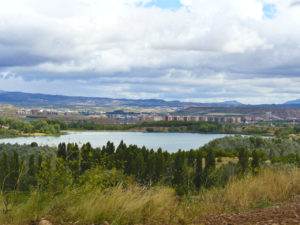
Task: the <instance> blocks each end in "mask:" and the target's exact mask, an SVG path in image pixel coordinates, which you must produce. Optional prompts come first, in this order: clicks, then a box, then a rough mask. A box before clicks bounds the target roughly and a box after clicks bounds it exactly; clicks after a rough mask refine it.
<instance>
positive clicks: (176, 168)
mask: <svg viewBox="0 0 300 225" xmlns="http://www.w3.org/2000/svg"><path fill="white" fill-rule="evenodd" d="M286 141H287V140H284V139H279V138H277V139H263V138H258V137H240V136H235V137H226V138H222V139H218V140H215V141H212V142H211V143H209V144H208V145H206V146H204V147H203V148H201V149H198V150H190V151H186V152H184V151H181V150H179V151H178V152H176V153H168V152H166V151H162V149H158V150H157V151H154V150H152V149H147V148H145V147H142V148H140V147H137V146H136V145H129V146H127V145H126V144H125V143H123V142H121V143H120V144H119V145H118V146H117V147H116V146H115V145H114V144H113V143H111V142H108V143H107V144H106V145H105V146H103V147H102V148H99V147H98V148H93V147H92V146H91V145H90V144H89V143H86V144H84V145H82V146H81V147H79V146H78V145H77V144H71V143H69V144H65V143H61V144H59V146H58V147H57V148H50V147H41V146H38V145H37V144H36V143H32V144H31V145H10V144H1V145H0V185H1V190H2V191H1V195H0V199H1V200H2V204H1V203H0V206H1V207H2V213H3V214H1V215H0V222H1V223H11V222H12V221H15V220H14V219H15V217H17V218H19V217H18V213H20V215H22V216H21V219H20V220H21V222H20V221H19V223H28V222H29V221H28V219H29V218H30V219H32V220H35V219H38V218H40V216H41V215H43V213H46V215H47V216H48V217H51V215H52V216H54V217H55V220H56V221H57V222H58V223H65V222H68V220H66V219H70V220H77V219H80V220H81V221H82V222H84V223H102V222H103V221H104V220H110V222H111V221H117V222H118V223H121V224H128V223H133V222H135V223H146V222H147V221H146V220H151V221H152V222H151V223H153V224H154V223H155V222H154V221H155V220H159V221H165V219H166V218H170V217H172V216H171V214H172V213H175V212H173V210H175V209H173V208H172V207H171V206H168V205H166V204H171V205H174V204H175V205H177V206H178V207H179V205H178V204H180V207H182V208H181V210H182V212H181V213H183V214H185V213H187V214H189V213H188V211H187V208H186V207H188V208H189V210H195V209H190V207H196V206H198V207H200V206H199V204H204V203H205V204H217V203H218V202H219V201H220V200H217V197H216V196H217V195H219V194H218V193H215V192H214V190H219V192H220V193H223V192H224V193H226V191H229V190H228V189H230V188H236V187H235V186H234V185H236V184H233V183H231V181H232V180H234V179H238V180H244V179H246V180H247V179H250V181H251V182H252V180H253V179H254V180H255V179H256V178H255V176H258V177H259V176H265V175H264V173H265V172H264V171H266V169H264V168H271V167H273V168H283V167H284V168H287V167H286V166H284V165H286V164H288V165H289V167H294V166H296V167H300V158H299V155H298V151H299V148H298V151H297V146H298V143H297V142H295V141H290V142H291V143H290V144H287V143H289V142H286ZM282 143H284V144H286V146H285V147H286V150H287V152H284V153H283V154H280V151H279V152H277V151H274V155H271V154H268V153H269V152H268V149H280V148H281V146H282V148H283V147H284V145H281V144H282ZM298 147H299V146H298ZM288 148H294V149H288ZM266 153H267V154H266ZM268 160H270V161H268ZM270 163H272V164H270ZM269 170H270V169H267V171H269ZM297 171H298V170H297ZM267 173H269V172H267ZM276 173H277V172H276ZM289 173H290V172H287V174H286V175H284V176H290V175H288V174H289ZM292 173H295V174H297V177H294V178H293V179H298V178H299V179H300V173H299V172H292ZM295 174H294V175H295ZM277 175H278V174H277ZM277 175H276V176H277ZM274 177H275V175H274ZM257 179H258V178H257ZM259 179H260V178H259ZM274 179H275V178H274ZM282 179H283V178H282ZM246 180H245V183H247V182H250V181H248V180H247V181H246ZM240 184H241V183H240ZM285 185H287V184H285ZM142 187H145V188H142ZM292 188H294V186H293V187H292ZM172 190H175V192H176V193H177V195H179V196H187V200H185V203H184V204H183V205H181V204H182V203H179V202H177V201H178V200H176V198H175V195H174V192H173V191H172ZM222 190H223V191H222ZM295 190H296V189H295ZM299 192H300V191H299ZM292 193H293V194H295V191H294V189H293V191H291V193H289V195H286V196H290V195H291V194H292ZM248 194H249V193H248ZM272 194H274V193H272ZM261 195H263V193H261ZM270 195H271V193H270ZM277 195H278V196H279V193H277ZM75 196H76V197H75ZM192 196H202V197H201V198H200V200H198V201H196V200H193V198H191V197H192ZM209 196H210V197H209ZM255 196H256V197H258V196H260V195H259V194H258V195H255ZM278 196H277V197H278ZM286 196H285V198H288V197H286ZM227 197H228V196H227ZM130 198H133V199H130ZM190 198H191V199H190ZM212 198H216V199H215V202H214V203H213V202H210V201H211V200H212ZM182 199H185V198H182ZM188 199H190V200H188ZM201 199H202V200H201ZM221 199H222V198H221ZM226 199H227V198H226ZM256 200H257V199H256ZM256 200H255V201H256ZM85 201H86V202H85ZM98 201H100V202H101V203H102V202H104V203H107V204H110V205H108V206H107V207H108V209H107V210H112V208H113V210H115V212H109V211H105V209H104V208H101V206H100V205H97V207H98V208H97V211H93V210H92V209H93V208H94V207H93V206H94V204H96V203H95V202H98ZM120 201H121V203H120ZM227 201H229V199H227ZM255 201H254V200H253V201H252V202H251V203H248V205H247V206H244V205H243V207H250V206H252V203H253V204H254V203H256V202H255ZM258 201H266V199H258ZM267 201H275V200H274V199H272V198H271V197H270V199H267ZM49 202H51V204H50V203H49ZM113 202H116V203H113ZM129 202H130V203H129ZM151 202H152V203H151ZM125 203H126V208H124V207H125V206H124V207H123V206H120V207H121V208H114V207H115V206H114V205H115V204H125ZM49 204H50V205H49ZM128 204H132V205H136V204H137V205H136V206H132V208H130V209H128V208H127V207H129V206H128ZM148 204H149V205H148ZM218 204H220V205H222V204H225V202H219V203H218ZM227 204H228V203H227ZM53 205H55V207H57V208H58V209H63V210H66V212H68V213H67V214H68V218H66V217H64V216H65V215H64V216H63V215H62V214H61V212H60V211H55V210H54V209H53ZM92 205H93V206H92ZM17 206H18V207H17ZM21 206H22V207H24V208H23V211H20V210H18V209H19V208H20V207H21ZM22 207H21V208H22ZM49 207H50V208H49ZM139 207H140V209H139ZM201 207H203V206H201ZM206 207H208V206H206ZM218 207H220V206H218ZM223 207H224V206H223ZM230 207H231V208H232V209H234V207H240V208H242V207H241V206H237V205H233V206H230ZM42 209H43V212H41V210H42ZM24 210H25V212H26V210H27V211H30V210H31V211H32V212H28V215H31V216H30V217H29V216H28V215H26V216H25V217H24ZM124 210H125V211H124ZM126 210H127V211H128V210H129V211H130V213H134V212H133V211H134V210H135V211H136V216H135V217H133V218H132V219H130V218H128V217H126V215H125V214H126V212H127V211H126ZM132 210H133V211H132ZM144 210H146V211H144ZM176 210H178V208H177V209H176ZM176 210H175V211H176ZM203 210H204V209H203ZM205 210H206V211H209V210H211V209H209V207H208V208H206V209H205ZM218 210H221V209H220V208H219V209H218ZM162 211H165V214H163V213H162ZM100 212H101V213H100ZM146 212H148V213H146ZM99 213H100V214H99ZM114 213H117V214H114ZM149 213H150V214H149ZM177 213H178V212H177ZM198 213H200V212H198ZM152 214H153V215H154V216H155V219H154V220H153V218H152V216H151V215H152ZM44 215H45V214H44ZM130 215H131V216H133V214H130ZM176 215H177V214H176ZM77 216H78V217H77ZM173 216H174V215H173ZM186 216H188V215H185V216H184V217H186ZM24 218H26V219H24ZM151 218H152V219H151ZM58 219H60V220H61V221H58ZM181 219H182V218H181ZM23 220H24V221H23ZM165 222H166V221H165Z"/></svg>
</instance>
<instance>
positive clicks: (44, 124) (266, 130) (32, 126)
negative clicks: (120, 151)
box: [0, 117, 300, 138]
mask: <svg viewBox="0 0 300 225" xmlns="http://www.w3.org/2000/svg"><path fill="white" fill-rule="evenodd" d="M61 130H110V131H113V130H116V131H128V130H131V131H144V132H188V133H220V134H245V135H254V134H255V135H275V136H277V137H285V138H287V137H288V136H289V135H290V134H300V127H299V126H287V125H286V126H282V127H281V126H277V127H273V126H254V125H246V126H245V125H243V124H232V123H218V122H204V121H199V122H192V121H157V122H143V123H137V124H131V125H126V124H125V125H103V124H99V123H95V122H89V121H74V122H69V123H67V122H64V121H60V120H50V119H39V120H35V121H31V122H24V121H21V120H18V119H12V118H4V117H0V138H5V137H17V136H25V135H32V134H34V133H42V134H46V135H59V134H61Z"/></svg>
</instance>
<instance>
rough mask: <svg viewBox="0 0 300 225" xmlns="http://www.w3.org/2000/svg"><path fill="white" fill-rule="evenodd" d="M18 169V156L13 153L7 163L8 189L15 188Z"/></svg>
mask: <svg viewBox="0 0 300 225" xmlns="http://www.w3.org/2000/svg"><path fill="white" fill-rule="evenodd" d="M19 169H20V162H19V154H18V153H17V152H16V151H14V152H13V154H12V156H11V157H10V161H9V170H10V171H9V172H10V175H9V188H10V189H11V190H14V189H15V188H16V187H17V186H16V185H17V182H18V179H19V172H20V171H19Z"/></svg>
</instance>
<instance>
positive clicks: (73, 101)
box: [0, 91, 241, 108]
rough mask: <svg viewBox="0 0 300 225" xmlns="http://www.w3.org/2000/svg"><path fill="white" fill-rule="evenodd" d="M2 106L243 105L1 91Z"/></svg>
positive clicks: (237, 103)
mask: <svg viewBox="0 0 300 225" xmlns="http://www.w3.org/2000/svg"><path fill="white" fill-rule="evenodd" d="M0 104H12V105H14V106H19V107H48V108H50V107H52V108H60V107H68V108H85V107H97V106H101V107H142V108H154V107H178V108H184V107H191V106H205V107H208V106H217V107H220V106H222V107H231V106H237V105H241V103H239V102H237V101H227V102H220V103H193V102H180V101H165V100H162V99H114V98H101V97H82V96H63V95H48V94H32V93H23V92H5V91H0Z"/></svg>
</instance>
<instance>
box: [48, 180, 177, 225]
mask: <svg viewBox="0 0 300 225" xmlns="http://www.w3.org/2000/svg"><path fill="white" fill-rule="evenodd" d="M177 209H178V201H177V197H176V195H175V192H174V190H173V189H171V188H152V189H144V188H141V187H138V186H130V187H129V188H126V189H124V188H122V187H121V186H118V187H115V188H112V189H110V190H108V191H106V192H103V191H97V190H96V191H92V192H90V193H81V194H79V195H78V196H76V197H75V198H74V195H73V194H72V193H70V194H68V195H66V196H65V197H64V198H62V199H60V201H59V202H58V203H57V204H56V205H54V207H53V210H51V211H50V212H49V213H48V218H49V219H51V220H52V221H56V222H60V223H61V222H65V221H66V220H69V221H80V222H83V221H84V223H85V224H94V223H98V224H99V223H100V224H101V223H103V222H104V221H109V222H110V223H113V224H141V223H142V224H166V223H171V222H173V219H174V217H173V216H174V215H175V214H176V211H177ZM61 211H63V212H64V213H63V214H61Z"/></svg>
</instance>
